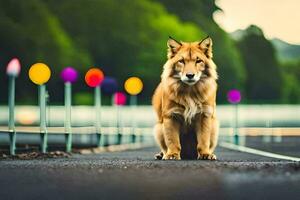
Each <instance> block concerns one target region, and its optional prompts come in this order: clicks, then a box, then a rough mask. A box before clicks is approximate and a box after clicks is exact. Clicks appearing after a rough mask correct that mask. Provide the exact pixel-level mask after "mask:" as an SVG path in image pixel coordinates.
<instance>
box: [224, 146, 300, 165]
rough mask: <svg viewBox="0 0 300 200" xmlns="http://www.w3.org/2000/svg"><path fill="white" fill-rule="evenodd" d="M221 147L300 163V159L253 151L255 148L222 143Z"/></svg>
mask: <svg viewBox="0 0 300 200" xmlns="http://www.w3.org/2000/svg"><path fill="white" fill-rule="evenodd" d="M220 146H221V147H224V148H227V149H231V150H235V151H241V152H245V153H251V154H255V155H260V156H265V157H270V158H277V159H282V160H290V161H296V162H299V161H300V158H297V157H291V156H284V155H280V154H276V153H270V152H267V151H261V150H257V149H253V148H249V147H244V146H239V145H236V144H232V143H229V142H221V143H220Z"/></svg>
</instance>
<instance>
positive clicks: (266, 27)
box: [214, 0, 300, 44]
mask: <svg viewBox="0 0 300 200" xmlns="http://www.w3.org/2000/svg"><path fill="white" fill-rule="evenodd" d="M216 3H217V5H218V6H219V7H220V8H221V9H222V10H223V12H216V13H215V14H214V19H215V21H216V22H217V23H218V24H219V25H220V26H221V27H222V28H223V29H224V30H225V31H227V32H233V31H235V30H237V29H245V28H247V27H248V26H249V25H251V24H255V25H257V26H259V27H260V28H261V29H262V30H263V31H264V33H265V35H266V37H267V38H269V39H272V38H279V39H282V40H284V41H286V42H289V43H292V44H300V0H217V1H216Z"/></svg>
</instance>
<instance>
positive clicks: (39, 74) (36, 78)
mask: <svg viewBox="0 0 300 200" xmlns="http://www.w3.org/2000/svg"><path fill="white" fill-rule="evenodd" d="M50 76H51V71H50V69H49V67H48V66H47V65H46V64H44V63H36V64H34V65H32V66H31V67H30V69H29V78H30V80H31V81H32V82H33V83H35V84H37V85H43V84H44V83H47V81H48V80H49V79H50Z"/></svg>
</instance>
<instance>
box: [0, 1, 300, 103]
mask: <svg viewBox="0 0 300 200" xmlns="http://www.w3.org/2000/svg"><path fill="white" fill-rule="evenodd" d="M298 6H299V3H298V2H297V1H294V0H288V1H286V2H285V3H284V5H282V3H280V1H278V0H275V1H273V0H272V1H271V0H267V1H264V2H261V1H258V0H255V1H249V0H246V1H243V2H241V1H238V0H219V1H215V0H201V1H200V0H185V1H176V0H76V1H71V0H61V1H59V2H58V1H55V0H27V1H18V0H0V44H1V45H0V65H1V74H4V71H5V67H6V65H7V63H8V62H9V61H10V60H11V59H12V58H13V57H18V58H19V59H20V61H21V64H22V72H21V76H20V77H19V78H18V79H17V94H16V101H17V104H36V97H37V92H36V88H35V86H34V84H32V83H31V82H30V80H29V79H28V75H27V72H28V69H29V67H30V66H31V65H32V64H33V63H36V62H45V63H47V64H48V65H49V66H50V68H51V69H52V77H51V80H50V81H49V83H48V84H47V87H48V90H49V95H50V101H51V104H58V105H59V104H62V103H63V90H57V89H55V88H60V87H62V85H63V82H62V81H61V79H60V77H59V73H60V72H61V70H62V69H63V68H64V67H66V66H73V67H75V68H76V69H78V70H79V71H80V72H81V77H80V79H79V81H78V82H77V83H75V84H74V86H73V87H74V100H73V102H74V104H77V105H91V104H92V103H93V96H92V93H91V91H90V89H89V88H88V87H87V86H86V85H85V83H84V73H85V72H86V71H87V70H88V69H89V68H90V67H91V66H96V67H100V68H101V69H103V71H104V73H105V74H106V75H107V76H113V77H116V79H117V80H118V81H119V90H123V82H124V81H125V80H126V79H127V78H128V77H129V76H138V77H141V79H142V80H143V82H144V90H143V92H142V93H141V94H140V95H139V103H140V104H145V105H147V104H150V100H151V95H152V93H153V90H154V88H155V86H156V85H157V84H158V83H159V81H160V76H159V75H160V73H161V71H162V66H163V64H164V63H165V61H166V41H167V39H168V36H169V35H171V36H173V37H175V38H176V39H178V40H182V41H194V40H200V39H202V38H203V37H205V36H206V35H210V36H211V37H212V38H213V42H214V60H215V62H216V64H217V66H218V72H219V75H220V79H219V90H218V99H217V100H218V103H219V104H226V103H227V100H226V93H227V92H228V90H230V89H232V88H237V89H239V90H241V91H242V95H243V99H242V103H245V104H248V103H251V104H258V103H259V104H260V103H268V104H297V103H299V102H300V87H299V83H300V45H297V43H298V44H300V39H299V37H298V36H299V34H300V31H299V29H297V27H296V25H295V24H294V23H293V21H297V19H296V18H295V17H299V16H296V14H295V13H293V11H292V10H290V9H291V8H297V7H298ZM276 9H277V10H276ZM278 9H279V10H278ZM294 15H295V16H294ZM298 19H299V18H298ZM287 24H288V25H289V26H291V27H290V28H291V29H288V27H286V26H288V25H287ZM260 25H261V27H260ZM272 27H273V29H272ZM265 29H266V30H267V31H268V37H266V36H265V33H264V32H265ZM276 34H277V35H276ZM295 35H296V37H295ZM293 37H294V38H293ZM297 37H298V38H297ZM297 39H298V40H297ZM287 41H288V42H287ZM7 83H8V81H7V77H6V76H4V75H2V76H0V89H1V93H2V95H0V103H1V104H6V102H7V98H6V94H7ZM109 103H110V100H109V98H108V97H106V96H104V104H109Z"/></svg>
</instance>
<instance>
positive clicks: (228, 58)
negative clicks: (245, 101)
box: [158, 0, 246, 102]
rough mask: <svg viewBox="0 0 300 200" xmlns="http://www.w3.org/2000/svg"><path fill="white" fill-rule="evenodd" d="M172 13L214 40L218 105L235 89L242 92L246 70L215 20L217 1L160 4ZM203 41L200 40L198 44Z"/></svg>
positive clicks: (234, 47) (170, 0) (164, 2)
mask: <svg viewBox="0 0 300 200" xmlns="http://www.w3.org/2000/svg"><path fill="white" fill-rule="evenodd" d="M158 1H159V2H161V3H162V4H163V5H164V6H165V7H166V8H167V9H168V10H169V11H170V12H171V13H174V14H176V15H178V16H179V17H180V19H181V20H183V21H185V22H193V23H195V24H197V25H198V26H199V27H201V29H202V30H204V31H205V32H206V33H207V34H208V35H210V36H211V37H212V39H213V49H214V61H215V63H216V64H217V66H218V73H219V90H218V101H219V102H226V93H227V91H228V90H230V89H232V88H238V89H243V88H244V81H245V77H246V74H245V66H244V63H243V60H242V58H241V55H240V53H239V51H238V48H237V46H236V44H235V42H234V41H233V40H232V39H231V38H230V36H229V35H228V33H226V32H225V31H224V30H222V29H221V28H220V27H219V26H218V25H217V24H216V23H215V21H214V20H213V14H214V12H216V11H218V10H220V9H219V8H218V7H217V6H216V4H215V1H214V0H185V1H177V0H158ZM199 39H201V38H198V40H199Z"/></svg>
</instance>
